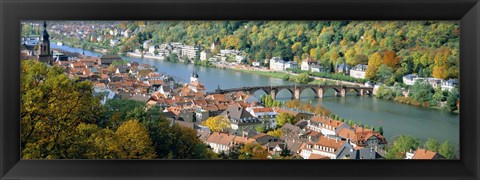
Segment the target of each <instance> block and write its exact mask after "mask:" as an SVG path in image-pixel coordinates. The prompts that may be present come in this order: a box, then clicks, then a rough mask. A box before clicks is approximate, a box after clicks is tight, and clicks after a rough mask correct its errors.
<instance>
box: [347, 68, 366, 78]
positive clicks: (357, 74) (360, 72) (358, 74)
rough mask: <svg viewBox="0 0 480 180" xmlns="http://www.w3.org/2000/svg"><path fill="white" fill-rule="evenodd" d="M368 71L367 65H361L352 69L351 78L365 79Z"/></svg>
mask: <svg viewBox="0 0 480 180" xmlns="http://www.w3.org/2000/svg"><path fill="white" fill-rule="evenodd" d="M366 71H367V65H364V64H359V65H356V66H354V67H353V68H352V69H350V76H351V77H354V78H357V79H365V72H366Z"/></svg>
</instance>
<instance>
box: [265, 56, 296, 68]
mask: <svg viewBox="0 0 480 180" xmlns="http://www.w3.org/2000/svg"><path fill="white" fill-rule="evenodd" d="M288 68H298V64H297V63H296V62H293V61H285V60H283V59H282V58H280V57H273V58H272V59H270V70H273V71H286V70H287V69H288Z"/></svg>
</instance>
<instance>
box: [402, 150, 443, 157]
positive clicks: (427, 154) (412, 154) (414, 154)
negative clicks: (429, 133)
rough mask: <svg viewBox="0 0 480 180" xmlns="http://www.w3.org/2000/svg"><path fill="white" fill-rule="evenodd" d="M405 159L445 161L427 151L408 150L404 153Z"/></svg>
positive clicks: (438, 155) (434, 153) (436, 154)
mask: <svg viewBox="0 0 480 180" xmlns="http://www.w3.org/2000/svg"><path fill="white" fill-rule="evenodd" d="M405 159H445V158H444V157H443V156H442V155H440V154H438V153H437V152H433V151H429V150H426V149H417V150H416V151H415V152H412V150H410V151H409V152H407V153H406V157H405Z"/></svg>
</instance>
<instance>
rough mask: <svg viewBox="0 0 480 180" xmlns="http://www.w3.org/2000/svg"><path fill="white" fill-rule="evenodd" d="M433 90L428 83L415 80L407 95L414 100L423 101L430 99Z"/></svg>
mask: <svg viewBox="0 0 480 180" xmlns="http://www.w3.org/2000/svg"><path fill="white" fill-rule="evenodd" d="M433 92H434V90H433V88H432V86H431V85H430V84H428V83H423V82H418V81H417V82H415V84H413V85H412V87H411V88H410V95H409V96H410V97H411V98H413V99H415V100H416V101H418V102H421V103H423V102H428V101H430V100H431V99H432V96H433Z"/></svg>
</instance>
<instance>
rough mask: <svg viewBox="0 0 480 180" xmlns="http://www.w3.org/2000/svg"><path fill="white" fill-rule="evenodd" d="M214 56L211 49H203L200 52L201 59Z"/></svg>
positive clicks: (204, 59)
mask: <svg viewBox="0 0 480 180" xmlns="http://www.w3.org/2000/svg"><path fill="white" fill-rule="evenodd" d="M211 57H212V52H211V51H210V50H208V49H207V50H203V51H202V52H200V60H202V61H206V60H208V59H210V58H211Z"/></svg>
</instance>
